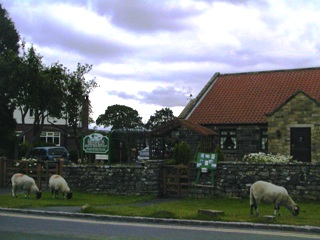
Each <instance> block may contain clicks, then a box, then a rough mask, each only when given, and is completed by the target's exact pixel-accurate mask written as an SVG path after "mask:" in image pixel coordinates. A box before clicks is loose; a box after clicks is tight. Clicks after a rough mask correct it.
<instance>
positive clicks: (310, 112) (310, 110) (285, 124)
mask: <svg viewBox="0 0 320 240" xmlns="http://www.w3.org/2000/svg"><path fill="white" fill-rule="evenodd" d="M267 122H268V152H269V153H274V154H277V153H280V154H282V155H287V156H290V155H291V152H290V151H291V149H290V147H291V138H290V129H291V128H303V127H307V128H310V129H311V162H319V160H320V107H319V105H318V103H317V102H316V101H315V100H313V99H311V98H310V97H308V96H307V95H306V94H304V93H303V92H299V93H297V94H296V95H294V96H293V97H292V98H291V99H289V100H288V101H287V102H286V103H284V104H283V105H282V106H280V107H279V108H278V109H276V110H275V111H274V112H273V113H271V114H269V115H268V118H267ZM277 131H278V133H279V134H280V136H277Z"/></svg>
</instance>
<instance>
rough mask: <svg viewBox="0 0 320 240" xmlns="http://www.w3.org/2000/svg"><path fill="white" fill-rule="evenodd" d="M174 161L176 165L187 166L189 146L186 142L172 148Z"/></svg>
mask: <svg viewBox="0 0 320 240" xmlns="http://www.w3.org/2000/svg"><path fill="white" fill-rule="evenodd" d="M173 158H174V160H175V163H176V164H178V165H179V164H183V165H188V163H189V161H190V145H189V144H188V143H186V142H180V143H177V144H176V145H175V146H174V157H173Z"/></svg>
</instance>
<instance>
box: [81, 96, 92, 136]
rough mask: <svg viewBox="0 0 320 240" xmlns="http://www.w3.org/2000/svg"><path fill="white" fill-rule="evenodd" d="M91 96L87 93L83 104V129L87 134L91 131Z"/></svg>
mask: <svg viewBox="0 0 320 240" xmlns="http://www.w3.org/2000/svg"><path fill="white" fill-rule="evenodd" d="M89 104H90V103H89V96H88V95H85V99H84V101H83V105H82V130H83V133H84V134H85V135H88V133H89Z"/></svg>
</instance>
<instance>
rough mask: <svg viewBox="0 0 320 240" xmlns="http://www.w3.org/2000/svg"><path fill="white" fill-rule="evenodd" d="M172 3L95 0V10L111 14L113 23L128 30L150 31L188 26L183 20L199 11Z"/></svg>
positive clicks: (181, 28)
mask: <svg viewBox="0 0 320 240" xmlns="http://www.w3.org/2000/svg"><path fill="white" fill-rule="evenodd" d="M173 3H174V2H172V1H140V0H122V1H117V0H112V1H107V2H101V1H96V11H98V12H99V13H100V14H101V15H107V16H111V21H112V23H113V24H115V25H116V26H118V27H120V28H123V29H127V30H129V31H135V32H141V33H152V32H157V31H181V30H184V29H186V28H190V26H189V25H188V24H187V23H185V22H184V20H186V19H188V18H189V17H191V16H195V15H198V14H200V12H199V11H198V10H195V9H191V8H187V9H182V8H180V7H173V6H172V4H173ZM169 4H170V5H171V6H169Z"/></svg>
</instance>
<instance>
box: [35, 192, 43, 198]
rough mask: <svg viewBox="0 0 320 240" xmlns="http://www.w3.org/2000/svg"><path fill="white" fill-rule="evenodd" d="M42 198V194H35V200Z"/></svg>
mask: <svg viewBox="0 0 320 240" xmlns="http://www.w3.org/2000/svg"><path fill="white" fill-rule="evenodd" d="M41 197H42V192H41V191H39V192H36V199H40V198H41Z"/></svg>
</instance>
